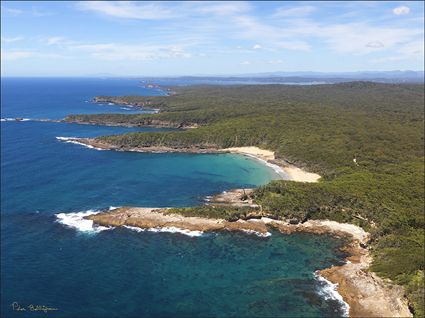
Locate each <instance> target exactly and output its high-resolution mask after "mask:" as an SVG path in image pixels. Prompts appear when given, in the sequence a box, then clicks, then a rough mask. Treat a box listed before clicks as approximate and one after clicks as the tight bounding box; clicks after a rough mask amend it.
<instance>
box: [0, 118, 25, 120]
mask: <svg viewBox="0 0 425 318" xmlns="http://www.w3.org/2000/svg"><path fill="white" fill-rule="evenodd" d="M30 120H33V119H31V118H1V120H0V121H30Z"/></svg>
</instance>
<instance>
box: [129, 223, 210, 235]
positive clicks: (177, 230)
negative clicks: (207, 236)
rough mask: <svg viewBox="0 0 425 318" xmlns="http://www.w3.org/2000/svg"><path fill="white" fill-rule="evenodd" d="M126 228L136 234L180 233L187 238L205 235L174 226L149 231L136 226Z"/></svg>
mask: <svg viewBox="0 0 425 318" xmlns="http://www.w3.org/2000/svg"><path fill="white" fill-rule="evenodd" d="M124 227H125V228H127V229H129V230H132V231H136V232H139V233H140V232H144V231H147V232H157V233H160V232H167V233H179V234H183V235H187V236H191V237H198V236H202V235H203V234H204V232H202V231H190V230H186V229H181V228H178V227H174V226H170V227H154V228H149V229H142V228H140V227H135V226H128V225H124Z"/></svg>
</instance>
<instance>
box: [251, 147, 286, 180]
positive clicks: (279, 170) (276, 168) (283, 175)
mask: <svg viewBox="0 0 425 318" xmlns="http://www.w3.org/2000/svg"><path fill="white" fill-rule="evenodd" d="M244 155H245V156H247V157H251V158H254V159H256V160H258V161H260V162H262V163H263V164H265V165H266V166H268V167H269V168H272V169H273V170H274V171H275V172H276V173H277V174H278V175H279V176H280V177H281V178H282V179H284V180H288V179H289V177H288V174H287V173H286V172H285V171H284V170H283V169H282V168H281V167H279V166H278V165H275V164H274V163H270V162H268V161H267V160H264V159H261V158H258V157H257V156H254V155H251V154H248V153H247V154H244Z"/></svg>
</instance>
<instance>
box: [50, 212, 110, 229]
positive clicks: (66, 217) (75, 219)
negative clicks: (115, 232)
mask: <svg viewBox="0 0 425 318" xmlns="http://www.w3.org/2000/svg"><path fill="white" fill-rule="evenodd" d="M100 212H101V211H95V210H88V211H84V212H71V213H58V214H55V216H56V218H57V220H56V222H58V223H60V224H63V225H65V226H66V227H69V228H72V229H75V230H77V231H79V232H85V233H91V234H94V233H99V232H102V231H106V230H111V229H113V227H106V226H100V225H96V224H94V223H93V221H92V220H87V219H85V218H84V217H85V216H88V215H93V214H97V213H100Z"/></svg>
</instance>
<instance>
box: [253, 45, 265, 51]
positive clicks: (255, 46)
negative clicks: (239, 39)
mask: <svg viewBox="0 0 425 318" xmlns="http://www.w3.org/2000/svg"><path fill="white" fill-rule="evenodd" d="M252 48H253V49H254V50H259V49H262V48H263V47H262V46H261V45H260V44H255V45H254V46H253V47H252Z"/></svg>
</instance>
